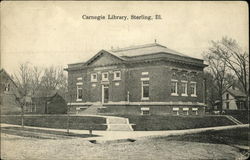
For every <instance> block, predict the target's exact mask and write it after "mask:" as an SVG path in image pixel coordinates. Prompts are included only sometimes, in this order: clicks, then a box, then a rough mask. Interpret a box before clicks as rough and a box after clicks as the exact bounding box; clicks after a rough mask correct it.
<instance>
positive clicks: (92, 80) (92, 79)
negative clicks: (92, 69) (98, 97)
mask: <svg viewBox="0 0 250 160" xmlns="http://www.w3.org/2000/svg"><path fill="white" fill-rule="evenodd" d="M94 75H95V76H96V78H95V79H94V78H93V76H94ZM90 76H91V78H90V81H91V82H97V73H92V74H91V75H90Z"/></svg>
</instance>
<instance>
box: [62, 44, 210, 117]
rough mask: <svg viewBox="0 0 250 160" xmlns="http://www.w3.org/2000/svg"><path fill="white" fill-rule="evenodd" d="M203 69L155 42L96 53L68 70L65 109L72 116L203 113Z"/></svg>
mask: <svg viewBox="0 0 250 160" xmlns="http://www.w3.org/2000/svg"><path fill="white" fill-rule="evenodd" d="M204 67H206V65H205V64H204V63H203V60H201V59H197V58H193V57H190V56H187V55H184V54H182V53H179V52H177V51H174V50H172V49H169V48H167V47H165V46H163V45H160V44H158V43H153V44H146V45H140V46H133V47H128V48H119V49H116V50H115V49H112V50H101V51H99V52H98V53H97V54H96V55H95V56H93V57H92V58H90V59H89V60H88V61H86V62H82V63H74V64H69V65H68V68H67V69H66V70H67V71H68V92H69V97H68V99H69V101H68V105H70V111H71V112H73V113H81V112H82V113H84V112H85V111H86V112H87V110H92V112H93V110H94V111H95V112H97V113H98V112H99V113H109V114H141V115H146V114H150V115H153V114H158V115H159V114H175V115H200V114H204V113H205V103H204V102H205V100H204V99H205V86H204V79H203V69H204ZM91 108H92V109H91ZM92 112H91V113H92ZM93 114H94V113H93Z"/></svg>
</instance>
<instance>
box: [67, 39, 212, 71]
mask: <svg viewBox="0 0 250 160" xmlns="http://www.w3.org/2000/svg"><path fill="white" fill-rule="evenodd" d="M102 53H107V54H111V55H112V56H114V57H117V58H118V59H120V60H121V61H122V62H123V63H124V62H125V63H128V62H132V61H133V62H137V61H143V60H152V59H159V58H160V59H162V58H163V59H168V60H174V61H176V60H180V61H182V62H187V63H191V64H197V65H199V66H202V67H205V66H207V65H205V64H203V60H202V59H197V58H193V57H190V56H187V55H185V54H182V53H180V52H177V51H175V50H172V49H169V48H167V47H166V46H163V45H160V44H158V43H151V44H145V45H137V46H132V47H126V48H119V49H112V50H101V51H99V52H98V53H97V54H96V55H95V56H93V57H92V58H91V59H89V60H88V61H87V62H85V63H84V62H82V63H74V64H69V65H68V67H69V68H79V67H83V66H87V65H88V64H90V63H91V62H92V61H94V60H95V59H96V58H98V57H99V56H100V55H102ZM65 70H67V69H65Z"/></svg>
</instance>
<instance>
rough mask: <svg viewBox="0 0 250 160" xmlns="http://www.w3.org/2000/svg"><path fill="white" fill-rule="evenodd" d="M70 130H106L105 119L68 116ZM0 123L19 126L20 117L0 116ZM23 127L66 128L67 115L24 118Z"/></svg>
mask: <svg viewBox="0 0 250 160" xmlns="http://www.w3.org/2000/svg"><path fill="white" fill-rule="evenodd" d="M69 119H70V121H69V127H70V129H86V130H88V129H90V128H92V129H93V130H106V128H107V126H106V125H104V124H106V119H105V118H103V117H92V116H86V117H83V116H70V117H69ZM1 123H8V124H18V125H20V124H21V116H19V115H18V116H17V115H15V116H14V115H13V116H10V115H8V116H3V115H2V116H1ZM24 125H26V126H36V127H48V128H59V129H66V128H67V115H42V116H32V115H25V116H24Z"/></svg>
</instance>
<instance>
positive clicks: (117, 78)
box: [114, 71, 121, 80]
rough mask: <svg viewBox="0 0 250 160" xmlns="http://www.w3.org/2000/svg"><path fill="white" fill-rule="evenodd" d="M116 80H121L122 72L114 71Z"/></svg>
mask: <svg viewBox="0 0 250 160" xmlns="http://www.w3.org/2000/svg"><path fill="white" fill-rule="evenodd" d="M116 73H119V75H120V76H119V77H117V76H116ZM114 80H121V71H114Z"/></svg>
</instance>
